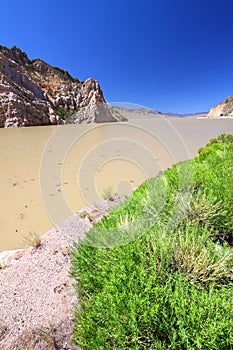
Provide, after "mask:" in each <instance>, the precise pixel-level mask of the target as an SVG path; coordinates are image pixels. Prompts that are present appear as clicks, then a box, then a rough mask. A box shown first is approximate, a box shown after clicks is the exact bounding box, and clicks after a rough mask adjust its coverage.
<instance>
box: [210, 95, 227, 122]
mask: <svg viewBox="0 0 233 350" xmlns="http://www.w3.org/2000/svg"><path fill="white" fill-rule="evenodd" d="M223 116H224V117H233V95H231V96H229V97H228V98H227V99H226V100H225V101H223V102H221V103H219V104H218V105H216V106H214V107H213V108H211V109H210V111H209V113H208V114H207V117H223Z"/></svg>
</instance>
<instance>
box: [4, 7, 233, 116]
mask: <svg viewBox="0 0 233 350" xmlns="http://www.w3.org/2000/svg"><path fill="white" fill-rule="evenodd" d="M232 18H233V1H232V0H222V1H216V0H144V1H142V0H141V1H138V0H118V1H112V0H98V1H97V0H95V1H94V0H89V1H86V2H85V1H83V0H82V1H80V0H66V1H60V0H56V1H55V0H38V1H32V0H30V1H29V0H24V1H22V0H18V1H17V0H11V1H8V2H7V1H3V2H2V3H1V21H0V44H1V45H4V46H7V47H12V46H13V45H16V46H18V47H20V48H21V49H22V50H23V51H25V52H26V53H27V54H28V56H29V58H30V59H33V58H41V59H43V60H44V61H46V62H47V63H49V64H51V65H54V66H58V67H61V68H63V69H67V70H68V71H69V72H70V74H71V75H73V76H75V77H77V78H79V79H80V80H85V79H86V78H88V77H90V76H91V77H93V78H95V79H97V80H98V81H99V82H100V84H101V87H102V89H103V91H104V95H105V98H106V99H107V101H108V102H128V103H135V104H140V105H143V106H146V107H149V108H153V109H158V110H161V111H165V112H178V113H189V112H190V113H191V112H199V111H200V112H201V111H207V110H209V108H210V107H211V106H213V105H215V104H216V103H218V102H221V101H222V100H223V99H225V98H226V97H227V96H229V95H231V94H233V20H232Z"/></svg>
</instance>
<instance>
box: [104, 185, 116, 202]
mask: <svg viewBox="0 0 233 350" xmlns="http://www.w3.org/2000/svg"><path fill="white" fill-rule="evenodd" d="M117 196H118V194H117V192H115V191H114V189H113V188H112V187H107V188H104V189H103V194H102V198H103V199H105V200H109V201H114V199H115V198H116V197H117Z"/></svg>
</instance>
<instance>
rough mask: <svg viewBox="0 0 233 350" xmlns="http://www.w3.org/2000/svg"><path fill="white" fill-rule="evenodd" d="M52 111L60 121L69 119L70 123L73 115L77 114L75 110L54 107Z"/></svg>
mask: <svg viewBox="0 0 233 350" xmlns="http://www.w3.org/2000/svg"><path fill="white" fill-rule="evenodd" d="M53 110H54V112H55V113H56V114H57V115H58V116H59V117H60V118H61V119H62V120H66V121H69V119H71V121H72V116H73V114H74V113H75V112H77V109H75V110H70V109H67V108H64V107H57V106H54V107H53Z"/></svg>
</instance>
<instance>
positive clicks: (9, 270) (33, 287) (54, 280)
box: [0, 199, 122, 350]
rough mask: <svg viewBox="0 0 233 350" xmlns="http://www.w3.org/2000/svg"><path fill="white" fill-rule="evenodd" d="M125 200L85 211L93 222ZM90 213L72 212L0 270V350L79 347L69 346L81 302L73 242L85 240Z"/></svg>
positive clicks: (63, 349) (98, 205) (103, 204)
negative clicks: (72, 266)
mask: <svg viewBox="0 0 233 350" xmlns="http://www.w3.org/2000/svg"><path fill="white" fill-rule="evenodd" d="M121 200H122V199H117V200H115V201H113V202H107V201H100V202H98V203H97V204H96V205H95V206H93V207H90V208H87V209H86V211H88V212H89V213H90V214H91V213H92V212H95V215H96V212H99V216H98V215H97V218H96V217H95V220H98V219H100V218H101V217H102V216H103V215H105V214H106V213H107V211H108V210H109V209H110V208H111V207H113V206H115V205H117V204H118V203H119V201H121ZM82 212H83V211H82ZM91 221H92V220H90V215H89V216H88V217H84V218H81V217H80V216H79V214H74V215H73V216H72V217H71V218H69V219H67V220H65V221H64V222H63V223H62V224H60V225H58V226H57V227H54V228H53V229H52V230H50V231H48V232H47V233H46V234H45V235H44V236H43V237H42V238H41V246H40V247H38V248H36V249H35V248H32V247H31V248H28V249H26V250H25V252H24V254H22V255H23V256H21V257H20V258H19V259H18V260H14V259H12V260H11V262H10V264H9V266H8V267H6V268H3V269H0V350H21V349H22V350H25V349H28V350H37V349H43V350H46V349H62V350H68V349H69V350H71V349H80V348H78V347H75V346H74V345H73V344H72V342H71V337H72V328H73V314H74V306H75V307H77V306H78V300H77V297H76V295H75V292H74V288H73V285H72V284H73V280H72V278H71V277H70V275H69V272H70V253H71V249H72V246H73V241H77V239H78V238H80V239H82V238H83V237H84V236H85V232H87V231H88V230H89V229H90V228H91V226H92V224H91Z"/></svg>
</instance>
